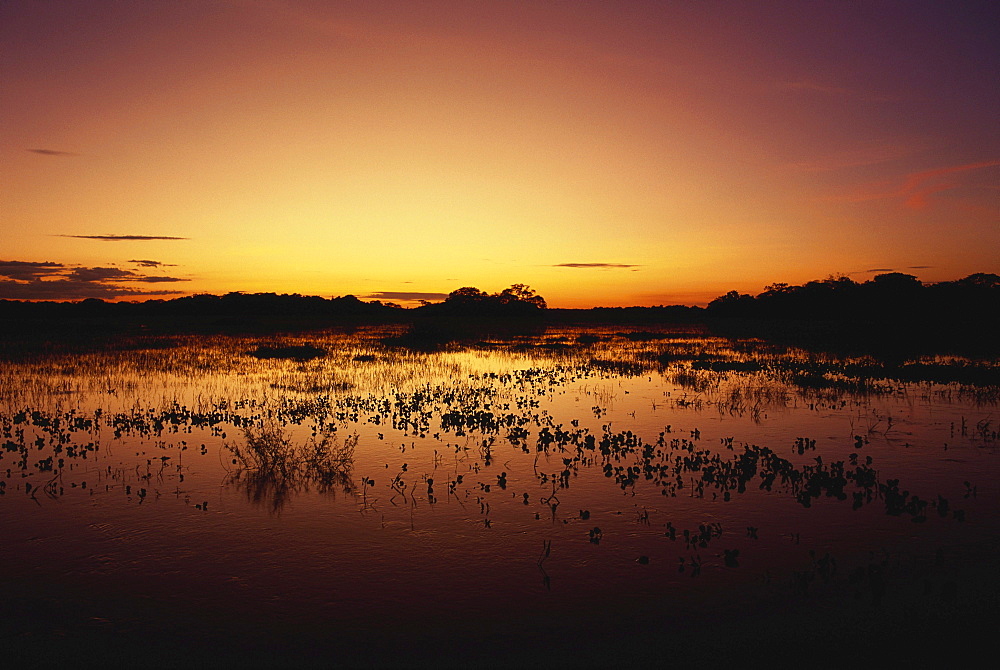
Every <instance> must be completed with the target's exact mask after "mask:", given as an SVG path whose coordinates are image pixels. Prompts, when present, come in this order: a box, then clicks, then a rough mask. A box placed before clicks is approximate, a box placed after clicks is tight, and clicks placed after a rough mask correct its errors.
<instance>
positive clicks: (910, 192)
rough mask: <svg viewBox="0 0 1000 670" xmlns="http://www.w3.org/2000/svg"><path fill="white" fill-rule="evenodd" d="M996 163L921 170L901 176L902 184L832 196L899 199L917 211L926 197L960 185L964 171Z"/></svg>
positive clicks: (872, 186)
mask: <svg viewBox="0 0 1000 670" xmlns="http://www.w3.org/2000/svg"><path fill="white" fill-rule="evenodd" d="M997 166H1000V160H996V161H981V162H978V163H966V164H964V165H948V166H945V167H940V168H934V169H931V170H921V171H919V172H911V173H909V174H906V175H903V177H902V183H901V184H899V185H898V186H892V185H891V183H886V182H885V181H882V182H878V183H872V184H868V185H866V186H864V187H862V188H861V189H860V190H859V191H858V192H854V193H848V194H846V195H844V196H841V197H836V198H833V200H835V201H842V202H870V201H872V200H901V201H902V202H903V205H904V206H905V207H906V208H907V209H912V210H921V209H926V208H927V207H928V205H930V198H931V196H933V195H936V194H938V193H941V192H943V191H949V190H952V189H955V188H959V187H961V186H962V183H961V180H962V176H963V174H964V173H969V172H973V171H976V170H983V169H986V168H992V167H997Z"/></svg>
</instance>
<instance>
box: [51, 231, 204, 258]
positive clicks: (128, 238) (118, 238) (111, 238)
mask: <svg viewBox="0 0 1000 670" xmlns="http://www.w3.org/2000/svg"><path fill="white" fill-rule="evenodd" d="M55 237H72V238H75V239H78V240H101V241H102V242H136V241H139V242H142V241H146V240H189V239H191V238H190V237H168V236H166V235H56V236H55ZM130 262H131V261H130Z"/></svg>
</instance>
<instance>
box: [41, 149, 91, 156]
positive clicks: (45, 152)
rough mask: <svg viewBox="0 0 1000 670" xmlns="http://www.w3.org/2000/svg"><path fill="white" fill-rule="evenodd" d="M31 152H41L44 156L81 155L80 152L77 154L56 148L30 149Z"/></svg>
mask: <svg viewBox="0 0 1000 670" xmlns="http://www.w3.org/2000/svg"><path fill="white" fill-rule="evenodd" d="M28 151H30V152H31V153H34V154H41V155H43V156H79V155H80V154H75V153H73V152H72V151H56V150H55V149H28Z"/></svg>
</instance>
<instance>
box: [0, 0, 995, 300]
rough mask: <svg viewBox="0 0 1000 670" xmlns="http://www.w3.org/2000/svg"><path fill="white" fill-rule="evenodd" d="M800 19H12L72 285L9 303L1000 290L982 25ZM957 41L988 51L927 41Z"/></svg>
mask: <svg viewBox="0 0 1000 670" xmlns="http://www.w3.org/2000/svg"><path fill="white" fill-rule="evenodd" d="M780 5H782V3H780V2H779V3H775V6H774V7H770V6H769V7H766V8H764V7H750V6H746V5H743V4H742V3H734V4H731V5H730V4H728V3H723V5H722V6H723V7H724V8H725V9H724V11H721V12H719V11H718V10H717V9H711V8H709V7H707V6H701V5H691V4H689V3H671V2H667V3H661V2H656V3H653V2H649V3H646V2H637V3H621V4H617V3H590V2H581V3H573V4H572V5H569V6H565V7H563V6H553V5H551V4H550V3H534V2H526V3H519V4H516V5H507V4H506V3H465V2H459V1H458V0H453V1H449V0H441V1H439V2H432V3H429V4H428V5H426V6H424V7H422V8H421V9H417V8H415V7H411V6H409V4H408V3H395V2H372V3H365V4H364V5H362V6H351V7H342V6H340V4H339V3H338V4H336V5H330V4H327V3H319V2H310V1H307V0H287V1H281V0H268V1H261V2H241V1H233V2H227V3H221V2H220V3H204V4H202V3H195V4H189V3H148V4H146V3H137V4H136V5H134V6H133V5H119V4H117V3H116V4H108V5H104V4H103V3H93V5H92V4H91V3H87V6H81V7H75V8H73V10H72V11H70V10H68V9H65V10H64V9H60V8H56V7H53V6H49V5H47V4H46V3H22V2H12V3H9V4H8V6H7V7H6V8H5V9H3V10H2V11H3V12H4V14H5V20H3V21H0V40H2V53H4V54H5V56H4V61H5V64H4V93H3V95H4V109H5V116H6V117H7V118H6V121H7V123H5V124H4V125H3V127H2V128H0V151H2V153H3V161H2V165H0V184H2V186H0V198H2V201H3V203H4V204H3V207H2V210H0V226H2V230H3V233H4V245H3V251H2V254H3V257H2V258H0V262H4V261H6V262H12V263H21V264H23V263H29V264H30V263H35V264H42V263H54V264H59V265H60V266H61V268H53V267H51V266H44V267H43V266H41V265H39V266H38V268H37V269H36V270H31V271H30V272H29V270H28V269H26V268H27V266H25V265H12V266H10V268H11V269H9V273H10V274H7V275H3V276H0V291H3V292H4V294H3V295H0V298H3V297H28V298H30V297H38V298H44V297H49V298H51V297H52V296H51V295H48V294H49V293H53V292H54V291H55V288H56V287H55V286H54V285H51V286H42V285H41V284H37V283H36V284H32V283H31V282H33V281H34V282H42V283H46V282H52V281H62V282H64V284H61V285H60V286H63V287H64V288H65V293H64V295H66V296H67V297H69V298H70V299H77V298H80V297H85V294H86V295H92V296H95V297H104V298H105V299H124V300H135V299H143V298H145V297H171V296H175V295H180V294H187V293H226V292H229V291H245V292H276V293H300V294H310V295H323V296H336V295H345V294H354V295H357V296H368V295H375V294H379V293H381V292H397V293H404V292H417V293H448V292H450V291H452V290H454V289H456V288H459V287H461V286H477V287H479V288H482V289H484V290H487V291H497V290H501V289H502V288H504V287H506V286H509V285H510V284H513V283H525V284H528V285H530V286H531V287H533V288H534V289H535V290H536V291H538V293H539V294H541V295H543V296H544V297H545V298H546V299H547V300H548V302H549V304H550V305H551V306H553V307H591V306H626V305H633V304H636V305H656V304H673V303H683V304H705V303H707V302H708V301H709V300H711V299H712V298H714V297H716V296H718V295H721V294H722V293H725V292H726V291H728V290H738V291H741V292H746V293H758V292H760V291H761V290H763V287H764V286H766V285H768V284H771V283H774V282H788V283H791V284H796V283H799V284H800V283H804V282H806V281H809V280H812V279H821V278H823V277H826V276H828V275H831V274H839V273H847V274H850V276H852V277H854V278H858V279H865V278H869V277H870V276H871V274H872V273H871V270H873V269H876V268H891V269H894V270H898V271H901V272H908V273H910V274H916V275H917V276H918V277H919V278H920V279H922V280H924V281H943V280H949V279H956V278H959V277H961V276H965V275H967V274H970V273H972V272H1000V260H998V257H997V255H996V253H995V249H996V248H998V246H1000V244H998V243H1000V195H998V194H1000V189H998V188H997V184H998V183H1000V179H998V177H1000V139H998V137H997V135H996V132H995V125H994V124H995V119H992V118H991V117H992V114H990V113H989V111H988V110H990V109H995V105H993V104H992V103H991V100H993V98H995V96H996V91H995V87H988V86H987V87H984V86H982V85H981V84H980V83H978V82H980V81H981V80H980V79H977V78H976V77H973V76H970V77H968V78H967V79H968V83H967V84H965V86H966V88H957V87H959V86H960V84H959V83H955V81H956V80H955V79H954V78H952V77H951V75H950V73H951V72H953V71H955V69H956V68H972V67H977V68H982V72H984V73H989V72H992V65H991V63H992V61H991V60H990V59H991V58H992V59H993V60H994V61H995V59H996V56H995V51H989V50H988V49H989V47H988V46H987V44H988V41H987V40H986V36H985V33H983V31H982V30H981V29H980V30H979V32H976V30H974V29H971V28H970V26H972V27H973V28H974V26H975V25H978V23H977V22H976V21H974V20H973V19H975V17H966V16H965V15H963V14H962V13H961V12H960V11H958V10H953V11H951V12H950V13H948V14H946V15H939V14H936V13H934V12H930V14H931V15H930V16H928V17H926V18H925V21H926V23H922V22H921V21H918V20H917V19H916V18H914V20H913V25H912V26H911V27H910V30H912V31H914V32H913V34H912V35H911V34H909V33H905V31H903V32H902V33H900V31H901V30H902V29H901V28H899V26H898V25H896V24H893V23H892V22H891V21H888V22H886V26H890V25H891V26H894V27H893V31H894V32H893V33H892V35H891V39H890V38H888V37H887V36H886V34H884V32H883V29H874V28H872V25H874V24H869V23H866V22H865V21H864V20H862V19H859V18H858V17H857V16H855V15H854V14H852V10H851V9H850V8H848V7H840V6H837V5H831V6H811V7H810V8H809V10H808V11H806V10H801V8H799V10H797V11H794V12H790V11H785V10H784V9H782V8H781V7H780ZM785 9H787V8H785ZM873 11H874V10H873ZM880 11H881V10H880ZM884 11H890V10H884ZM942 11H943V10H942ZM942 16H944V18H942ZM918 18H919V17H918ZM966 20H967V23H962V21H966ZM949 21H951V22H952V23H948V22H949ZM956 22H957V23H956ZM878 25H882V24H881V23H879V24H878ZM834 26H836V29H835V28H834ZM949 26H950V27H949ZM949 29H950V30H953V31H956V34H961V35H962V36H963V40H964V41H965V42H964V43H965V44H966V51H958V50H953V49H950V48H949V47H948V46H947V44H945V43H944V42H941V43H937V46H936V47H934V48H933V49H931V48H929V47H926V48H923V50H920V49H917V48H916V45H919V44H921V42H920V39H921V38H922V36H923V33H922V32H921V31H931V32H933V31H934V30H949ZM884 30H888V28H885V29H884ZM970 30H971V32H970ZM887 40H888V43H887ZM908 40H909V41H908ZM911 42H912V43H911ZM817 46H821V47H822V48H817ZM894 49H895V51H894ZM935 49H937V50H936V51H935ZM872 50H874V53H875V54H876V55H877V54H881V55H882V56H883V58H881V59H880V58H878V57H869V56H866V57H865V58H864V59H862V58H861V56H860V55H859V54H865V53H869V52H872ZM907 50H911V51H912V53H911V52H910V51H907ZM821 52H822V53H821ZM897 52H900V53H906V54H908V55H909V56H908V57H912V58H913V59H917V60H918V61H919V64H918V66H916V67H922V68H923V70H922V77H923V79H921V78H918V77H916V76H909V75H908V74H906V73H904V75H903V76H901V75H900V73H899V70H898V63H895V61H893V58H897V57H898V53H897ZM823 54H825V55H823ZM970 54H971V55H970ZM983 54H985V55H983ZM991 54H992V55H991ZM988 77H989V75H987V78H988ZM963 81H965V80H963ZM948 87H951V88H948ZM990 96H993V98H991V97H990ZM102 235H103V236H112V235H119V236H121V235H127V236H134V237H151V238H155V237H178V238H184V239H177V240H163V239H141V240H140V239H135V240H122V239H115V240H102V239H94V237H95V236H102ZM72 236H77V237H72ZM137 260H139V261H142V260H146V261H151V262H155V263H156V264H155V265H150V264H145V265H143V264H137V263H135V262H133V261H137ZM109 268H111V269H116V272H111V271H108V270H107V269H109ZM77 269H80V270H93V269H99V270H100V269H104V270H103V271H101V272H93V271H90V272H82V271H80V272H77V271H76V270H77ZM2 270H3V266H2V263H0V271H2ZM117 270H120V271H123V272H126V273H131V274H122V273H121V272H117ZM31 272H35V274H31ZM43 289H44V292H43ZM33 291H34V293H33ZM74 291H76V292H77V294H73V292H74ZM164 291H177V292H180V293H163V292H164Z"/></svg>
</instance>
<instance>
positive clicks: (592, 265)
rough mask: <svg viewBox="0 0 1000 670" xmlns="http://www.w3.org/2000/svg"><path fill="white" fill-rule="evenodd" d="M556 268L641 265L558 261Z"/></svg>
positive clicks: (628, 266)
mask: <svg viewBox="0 0 1000 670" xmlns="http://www.w3.org/2000/svg"><path fill="white" fill-rule="evenodd" d="M552 267H554V268H584V269H587V268H603V269H617V270H621V269H626V268H638V267H642V266H641V265H631V264H628V263H558V264H556V265H553V266H552Z"/></svg>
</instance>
